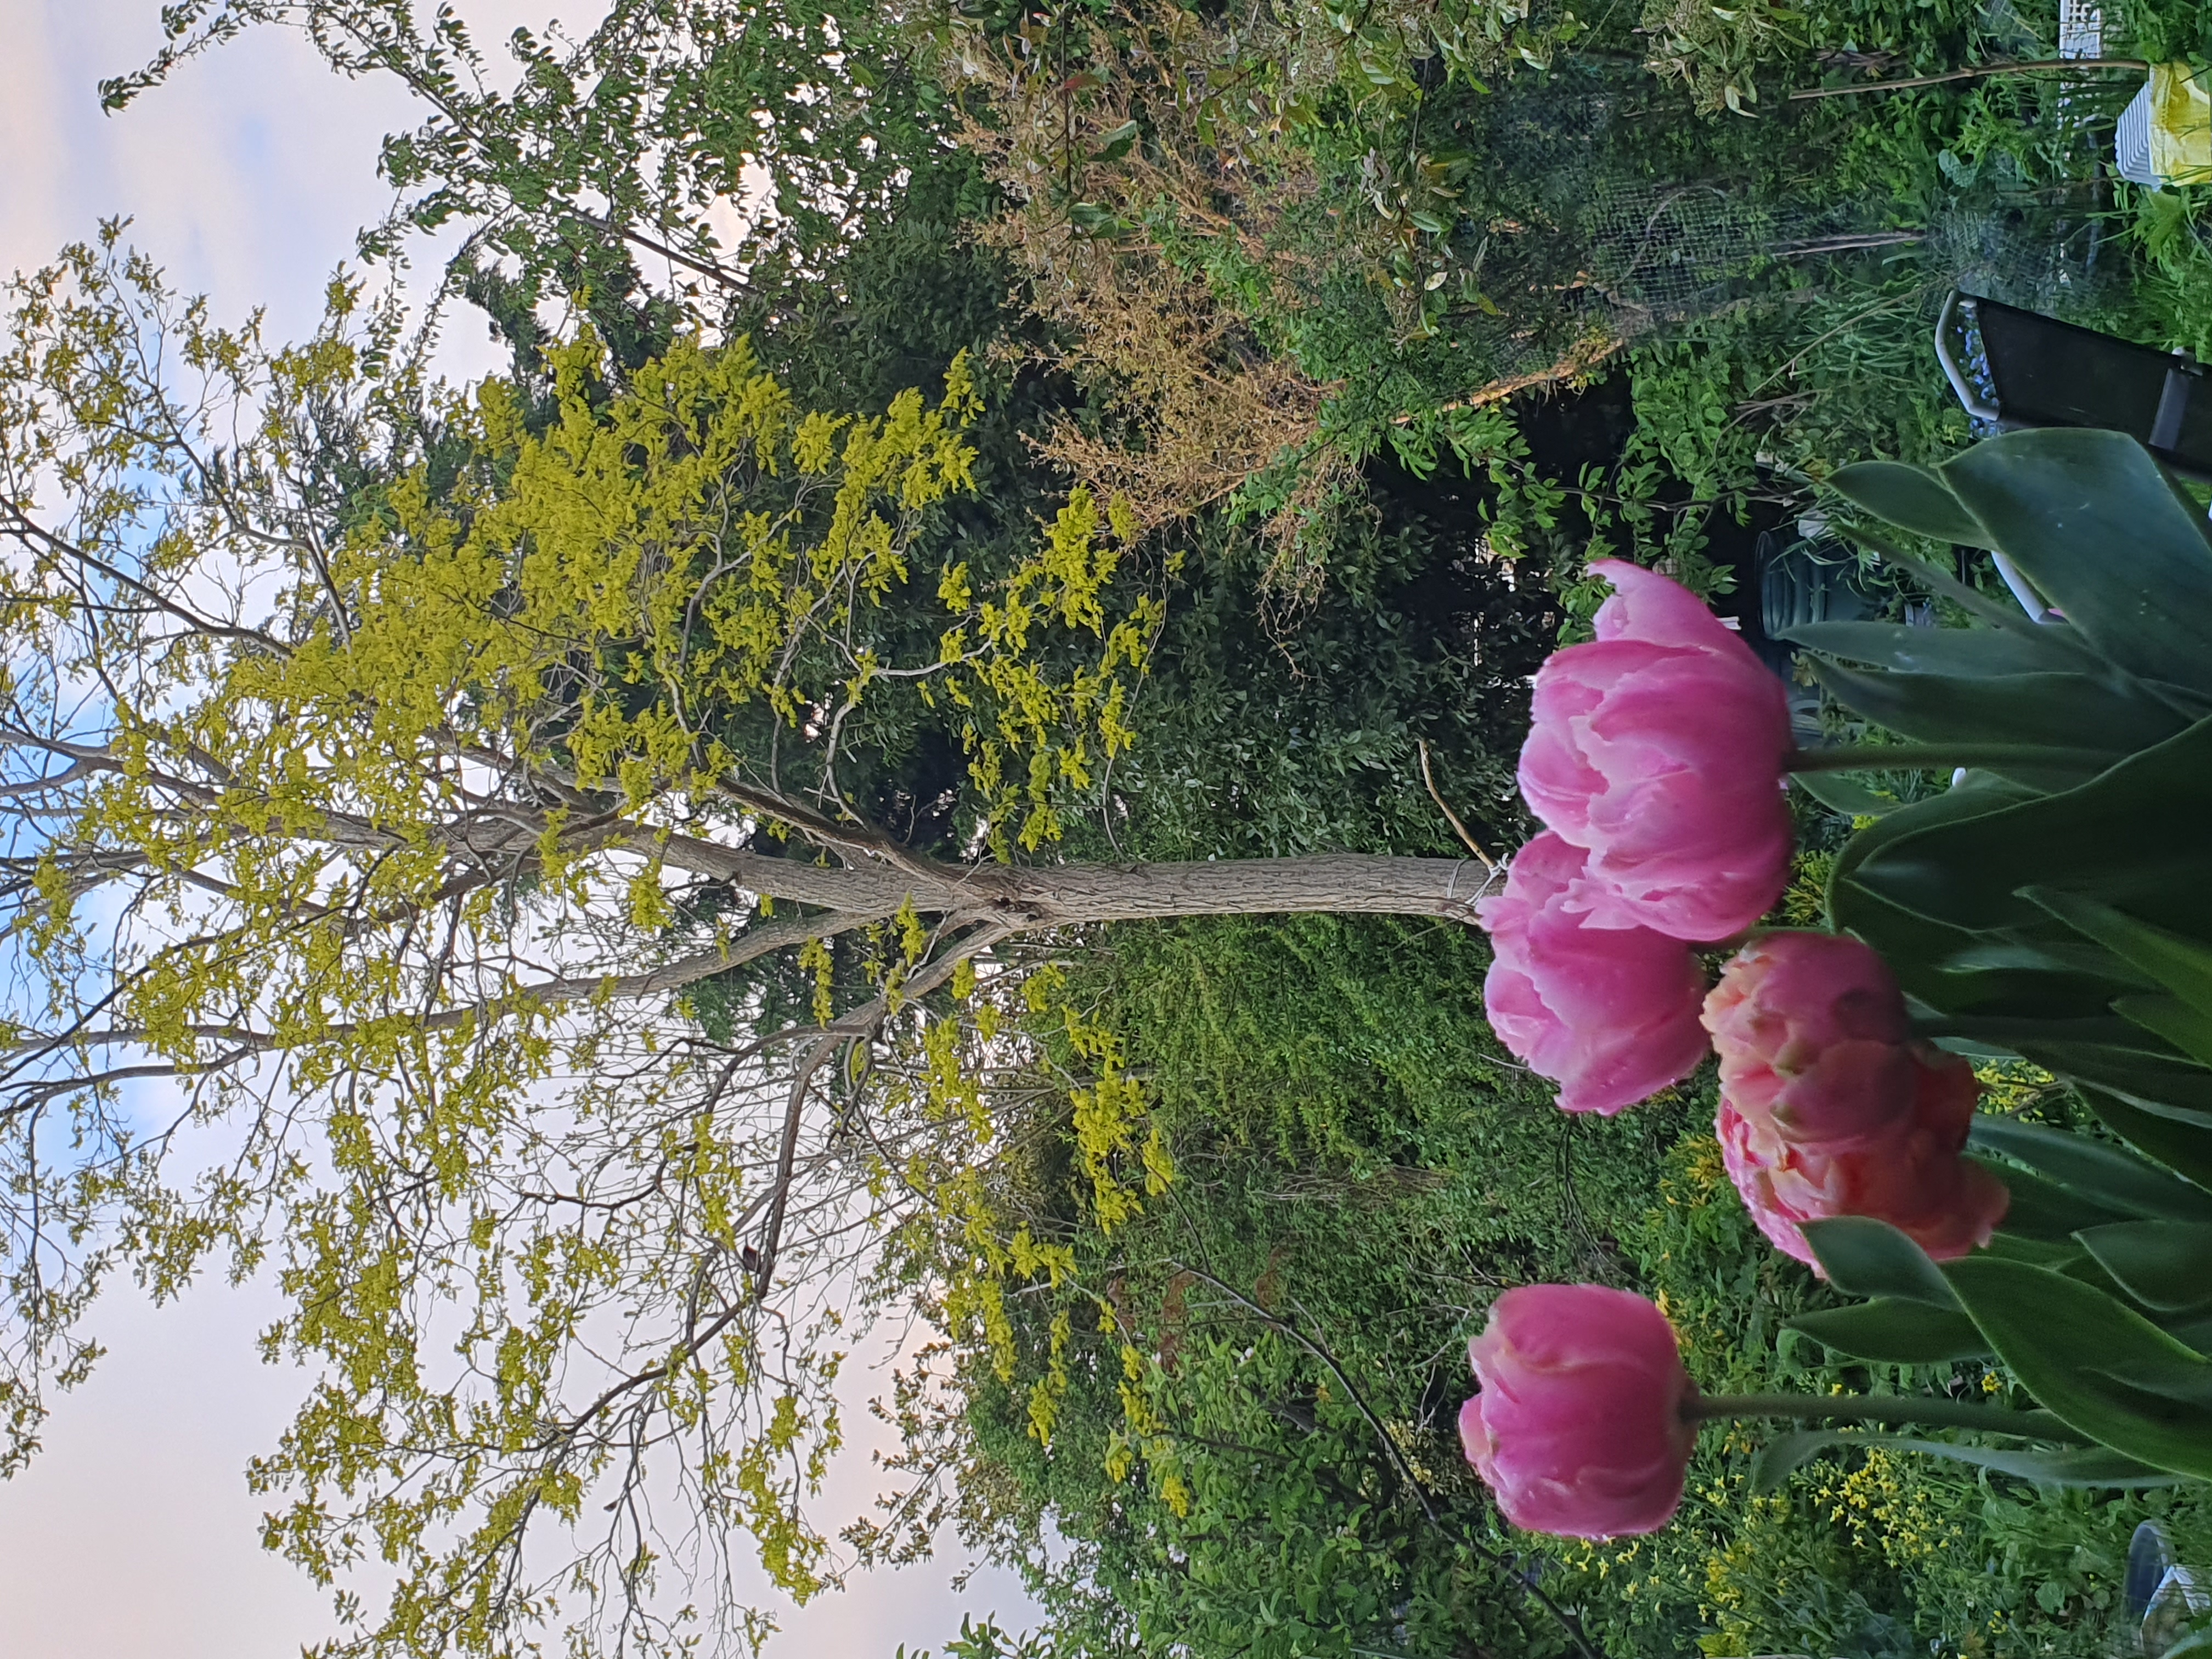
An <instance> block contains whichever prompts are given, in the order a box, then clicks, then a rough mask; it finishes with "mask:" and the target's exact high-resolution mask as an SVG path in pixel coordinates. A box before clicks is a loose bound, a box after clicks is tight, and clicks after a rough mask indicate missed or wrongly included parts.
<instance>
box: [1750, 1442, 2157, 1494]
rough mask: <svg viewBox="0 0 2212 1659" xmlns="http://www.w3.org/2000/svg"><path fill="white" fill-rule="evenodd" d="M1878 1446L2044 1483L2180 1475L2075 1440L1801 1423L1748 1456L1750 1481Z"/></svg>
mask: <svg viewBox="0 0 2212 1659" xmlns="http://www.w3.org/2000/svg"><path fill="white" fill-rule="evenodd" d="M1854 1446H1879V1447H1881V1449H1884V1450H1886V1451H1911V1452H1920V1453H1923V1454H1924V1455H1928V1456H1930V1457H1941V1458H1943V1459H1945V1460H1947V1461H1948V1462H1954V1463H1968V1464H1972V1465H1973V1466H1974V1467H1976V1468H1984V1469H1988V1470H1990V1471H1991V1472H1992V1473H1994V1474H2008V1475H2011V1476H2013V1477H2014V1478H2015V1480H2032V1481H2033V1482H2035V1483H2036V1484H2037V1485H2038V1486H2174V1485H2176V1484H2178V1483H2179V1480H2180V1479H2181V1477H2180V1476H2179V1475H2177V1474H2173V1473H2172V1471H2171V1470H2167V1469H2161V1468H2153V1467H2151V1466H2150V1465H2149V1464H2147V1463H2142V1462H2137V1461H2136V1459H2134V1458H2132V1457H2129V1456H2126V1455H2124V1454H2122V1453H2119V1452H2116V1451H2112V1450H2110V1449H2107V1448H2106V1447H2103V1446H2075V1447H2069V1448H2067V1449H2063V1450H2058V1451H2040V1450H2028V1449H2012V1448H2009V1447H2005V1448H1999V1447H1994V1446H1962V1445H1960V1444H1959V1443H1957V1442H1955V1441H1950V1440H1923V1439H1919V1438H1917V1437H1907V1436H1904V1435H1894V1434H1853V1433H1847V1432H1844V1431H1838V1430H1835V1429H1799V1430H1796V1431H1792V1432H1790V1433H1788V1434H1780V1435H1777V1436H1775V1437H1774V1438H1773V1439H1772V1440H1771V1441H1769V1442H1768V1443H1766V1444H1765V1445H1764V1446H1762V1447H1760V1448H1759V1452H1758V1455H1756V1456H1754V1457H1753V1459H1752V1463H1751V1479H1750V1486H1751V1490H1752V1492H1753V1495H1754V1496H1756V1497H1760V1498H1765V1497H1769V1496H1771V1494H1773V1493H1775V1492H1779V1491H1780V1490H1781V1489H1782V1486H1783V1485H1784V1482H1786V1481H1787V1480H1789V1479H1790V1476H1791V1475H1792V1474H1796V1472H1797V1471H1798V1470H1799V1469H1800V1468H1803V1467H1804V1466H1805V1465H1806V1464H1807V1463H1808V1462H1811V1461H1812V1460H1813V1459H1814V1458H1815V1457H1818V1456H1819V1455H1820V1454H1821V1453H1822V1452H1824V1451H1829V1450H1832V1449H1843V1450H1849V1449H1850V1448H1852V1447H1854Z"/></svg>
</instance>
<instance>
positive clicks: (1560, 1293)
mask: <svg viewBox="0 0 2212 1659" xmlns="http://www.w3.org/2000/svg"><path fill="white" fill-rule="evenodd" d="M1467 1352H1468V1360H1469V1362H1470V1363H1471V1364H1473V1365H1474V1375H1475V1380H1476V1382H1477V1383H1480V1385H1481V1389H1482V1391H1481V1392H1480V1394H1478V1395H1475V1396H1474V1399H1472V1400H1470V1401H1468V1402H1467V1404H1466V1405H1465V1406H1464V1407H1462V1408H1461V1410H1460V1414H1459V1432H1460V1441H1461V1443H1462V1445H1464V1446H1465V1448H1466V1449H1467V1459H1468V1462H1470V1463H1472V1464H1474V1468H1475V1473H1477V1474H1480V1476H1481V1477H1482V1478H1483V1480H1485V1481H1486V1482H1487V1483H1488V1485H1489V1486H1490V1489H1491V1491H1492V1492H1494V1493H1495V1494H1496V1495H1497V1498H1498V1508H1499V1509H1500V1510H1503V1511H1504V1515H1505V1518H1506V1519H1507V1520H1508V1521H1510V1522H1512V1523H1513V1524H1514V1525H1515V1526H1516V1527H1519V1528H1522V1529H1523V1530H1525V1531H1528V1532H1547V1533H1555V1534H1559V1535H1561V1536H1564V1537H1568V1538H1620V1537H1625V1536H1627V1535H1629V1534H1635V1533H1646V1532H1656V1531H1657V1530H1658V1529H1659V1528H1662V1527H1663V1526H1665V1525H1666V1524H1667V1522H1668V1520H1669V1519H1670V1518H1671V1517H1672V1516H1673V1515H1674V1510H1675V1509H1676V1508H1677V1507H1678V1506H1679V1505H1680V1503H1681V1501H1682V1480H1683V1477H1684V1475H1685V1474H1686V1473H1687V1471H1688V1469H1689V1466H1690V1449H1691V1446H1692V1443H1693V1442H1695V1440H1696V1439H1697V1432H1698V1431H1697V1427H1696V1425H1694V1424H1692V1422H1690V1421H1689V1420H1688V1419H1686V1416H1685V1415H1684V1411H1683V1407H1684V1406H1685V1404H1686V1402H1687V1401H1689V1400H1690V1399H1691V1398H1692V1395H1693V1394H1694V1392H1695V1391H1694V1390H1693V1389H1692V1387H1691V1384H1690V1376H1689V1373H1688V1372H1687V1371H1686V1370H1684V1369H1683V1368H1682V1355H1681V1350H1680V1346H1679V1345H1678V1344H1677V1343H1676V1341H1675V1340H1674V1328H1673V1327H1672V1326H1670V1325H1668V1322H1667V1316H1665V1315H1664V1314H1662V1313H1661V1312H1660V1311H1659V1310H1658V1309H1657V1308H1656V1307H1654V1306H1653V1305H1652V1304H1650V1303H1649V1302H1647V1301H1645V1300H1644V1298H1643V1297H1640V1296H1634V1295H1632V1294H1630V1293H1629V1292H1628V1291H1614V1290H1608V1289H1607V1288H1606V1287H1605V1286H1603V1285H1522V1287H1521V1288H1520V1289H1518V1290H1512V1291H1507V1292H1506V1293H1505V1294H1504V1296H1501V1297H1498V1301H1497V1302H1496V1304H1494V1305H1493V1306H1492V1308H1491V1310H1490V1322H1489V1323H1488V1324H1487V1325H1486V1326H1485V1327H1484V1328H1483V1332H1482V1334H1481V1335H1480V1336H1478V1337H1476V1338H1475V1339H1474V1341H1472V1342H1470V1343H1469V1344H1468V1351H1467Z"/></svg>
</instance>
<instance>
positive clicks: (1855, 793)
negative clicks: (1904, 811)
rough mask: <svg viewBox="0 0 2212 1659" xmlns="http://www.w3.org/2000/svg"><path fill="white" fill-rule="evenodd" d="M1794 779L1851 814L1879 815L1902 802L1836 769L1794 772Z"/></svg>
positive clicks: (1827, 803)
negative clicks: (1854, 780) (1878, 793)
mask: <svg viewBox="0 0 2212 1659" xmlns="http://www.w3.org/2000/svg"><path fill="white" fill-rule="evenodd" d="M1790 782H1792V783H1794V784H1796V786H1797V787H1799V788H1800V789H1802V790H1803V791H1804V792H1805V793H1807V794H1808V795H1810V796H1811V797H1812V798H1813V799H1814V800H1816V801H1818V802H1820V805H1823V806H1825V807H1826V808H1827V809H1828V810H1829V811H1831V812H1840V813H1842V814H1843V815H1844V817H1847V818H1878V817H1881V816H1882V815H1883V814H1884V813H1885V812H1894V811H1897V809H1898V805H1899V803H1898V802H1896V801H1894V800H1892V799H1888V798H1887V797H1886V796H1882V795H1877V794H1875V793H1874V791H1873V790H1871V789H1869V788H1867V787H1865V786H1864V785H1863V784H1857V783H1853V782H1852V781H1850V779H1849V778H1846V777H1841V776H1838V775H1837V774H1835V773H1833V772H1793V773H1791V774H1790Z"/></svg>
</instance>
